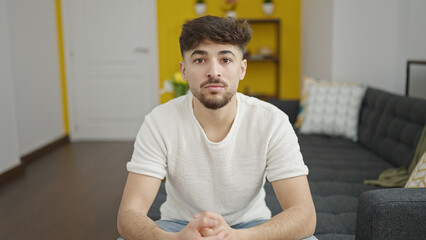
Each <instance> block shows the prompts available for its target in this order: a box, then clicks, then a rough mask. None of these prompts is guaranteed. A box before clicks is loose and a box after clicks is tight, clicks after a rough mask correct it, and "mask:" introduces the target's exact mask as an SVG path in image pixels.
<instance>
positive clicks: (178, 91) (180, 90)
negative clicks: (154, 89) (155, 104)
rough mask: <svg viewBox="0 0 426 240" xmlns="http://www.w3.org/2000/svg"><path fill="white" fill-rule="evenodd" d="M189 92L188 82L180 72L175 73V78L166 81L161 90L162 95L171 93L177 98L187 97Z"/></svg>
mask: <svg viewBox="0 0 426 240" xmlns="http://www.w3.org/2000/svg"><path fill="white" fill-rule="evenodd" d="M188 90H189V85H188V82H187V81H185V80H183V78H182V75H181V74H180V72H175V73H174V74H173V76H172V77H171V78H169V79H167V80H166V81H164V84H163V88H162V89H161V90H160V94H163V93H166V92H171V93H173V94H174V95H175V97H179V96H182V95H185V94H186V93H187V92H188Z"/></svg>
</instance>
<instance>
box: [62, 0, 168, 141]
mask: <svg viewBox="0 0 426 240" xmlns="http://www.w3.org/2000/svg"><path fill="white" fill-rule="evenodd" d="M59 1H60V3H61V9H60V11H61V13H62V34H63V38H62V39H63V51H64V59H65V78H66V80H65V87H66V90H65V91H64V92H66V93H67V96H66V100H67V102H68V118H69V119H68V124H69V133H68V134H69V137H70V140H71V141H73V142H75V141H79V140H82V139H80V138H79V136H76V135H75V134H74V129H75V126H76V123H77V119H78V117H77V115H76V114H77V111H76V109H75V108H76V106H75V105H76V104H75V101H76V100H75V98H76V97H75V94H74V92H75V91H76V90H75V83H74V82H75V81H74V72H73V70H74V68H73V64H74V62H73V61H74V58H73V46H74V45H73V42H72V33H71V29H72V23H71V22H72V21H71V19H72V14H71V13H70V12H69V11H70V10H69V9H70V3H69V0H59ZM137 1H138V3H139V4H144V6H146V5H149V6H150V7H152V9H151V10H152V12H153V15H154V21H153V22H152V24H153V25H154V36H153V42H151V43H150V44H151V46H152V51H153V52H154V53H155V54H153V59H152V60H153V61H152V62H153V64H154V66H153V70H154V72H153V76H154V79H156V80H157V84H155V87H154V89H151V91H150V92H151V96H152V97H155V99H156V101H155V102H156V103H157V105H158V104H160V95H159V76H160V74H159V51H158V12H157V9H158V7H157V1H156V0H137ZM146 1H150V2H151V3H150V4H146V3H144V2H146ZM135 134H136V133H135Z"/></svg>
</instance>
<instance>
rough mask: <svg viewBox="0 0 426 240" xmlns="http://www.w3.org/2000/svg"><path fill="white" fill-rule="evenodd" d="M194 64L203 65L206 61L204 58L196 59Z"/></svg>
mask: <svg viewBox="0 0 426 240" xmlns="http://www.w3.org/2000/svg"><path fill="white" fill-rule="evenodd" d="M194 62H195V63H203V62H204V59H202V58H198V59H195V60H194Z"/></svg>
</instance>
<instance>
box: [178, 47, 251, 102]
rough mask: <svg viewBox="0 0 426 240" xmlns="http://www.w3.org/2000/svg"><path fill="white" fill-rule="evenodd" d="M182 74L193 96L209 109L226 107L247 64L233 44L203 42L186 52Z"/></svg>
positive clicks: (181, 64)
mask: <svg viewBox="0 0 426 240" xmlns="http://www.w3.org/2000/svg"><path fill="white" fill-rule="evenodd" d="M183 60H184V62H181V63H180V71H181V74H182V77H183V79H184V80H186V81H188V83H189V87H190V89H191V92H192V94H193V95H194V96H195V97H196V98H197V99H198V100H199V101H200V102H201V103H202V104H203V105H204V106H205V107H206V108H209V109H219V108H221V107H223V106H225V105H226V104H227V103H228V102H229V101H230V100H231V98H232V97H233V96H234V95H235V93H236V92H237V88H238V83H239V81H240V80H242V79H243V78H244V75H245V73H246V68H247V61H246V60H243V56H242V52H241V50H240V49H239V48H238V47H237V46H234V45H223V44H217V43H212V42H203V43H201V44H200V45H198V46H197V47H196V48H194V49H192V50H189V51H186V52H184V55H183Z"/></svg>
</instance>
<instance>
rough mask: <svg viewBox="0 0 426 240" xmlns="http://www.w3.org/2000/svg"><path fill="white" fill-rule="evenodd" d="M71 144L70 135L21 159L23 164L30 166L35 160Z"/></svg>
mask: <svg viewBox="0 0 426 240" xmlns="http://www.w3.org/2000/svg"><path fill="white" fill-rule="evenodd" d="M69 142H70V137H69V136H68V135H65V136H63V137H61V138H58V139H56V140H54V141H53V142H51V143H48V144H47V145H45V146H43V147H41V148H39V149H37V150H35V151H33V152H30V153H28V154H26V155H24V156H22V157H21V162H22V163H23V164H28V163H30V162H32V161H34V160H37V159H39V158H40V157H41V156H43V155H45V154H46V153H48V152H50V151H52V150H53V149H55V148H58V147H60V146H62V145H64V144H67V143H69Z"/></svg>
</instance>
